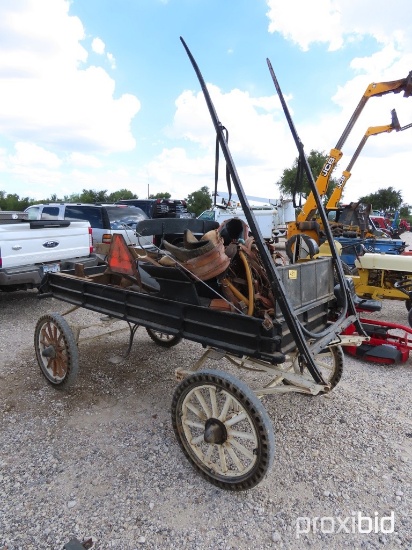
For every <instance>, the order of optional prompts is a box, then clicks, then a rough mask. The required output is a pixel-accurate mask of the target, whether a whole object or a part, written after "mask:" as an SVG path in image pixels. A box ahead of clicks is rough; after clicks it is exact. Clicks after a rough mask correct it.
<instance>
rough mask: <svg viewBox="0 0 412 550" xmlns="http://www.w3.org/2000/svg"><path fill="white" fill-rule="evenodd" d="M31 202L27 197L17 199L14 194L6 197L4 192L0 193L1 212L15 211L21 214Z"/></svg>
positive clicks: (17, 196)
mask: <svg viewBox="0 0 412 550" xmlns="http://www.w3.org/2000/svg"><path fill="white" fill-rule="evenodd" d="M32 203H33V201H32V200H31V199H30V198H29V197H19V195H16V194H14V193H13V194H10V195H8V194H7V193H6V192H5V191H0V209H1V210H16V211H18V212H21V211H22V210H24V209H25V208H27V207H28V206H30V205H31V204H32Z"/></svg>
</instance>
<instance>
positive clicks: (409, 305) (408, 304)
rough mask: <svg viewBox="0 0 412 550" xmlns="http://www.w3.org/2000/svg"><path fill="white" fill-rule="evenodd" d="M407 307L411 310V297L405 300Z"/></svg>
mask: <svg viewBox="0 0 412 550" xmlns="http://www.w3.org/2000/svg"><path fill="white" fill-rule="evenodd" d="M405 307H406V309H407V310H408V311H410V309H411V307H412V300H410V299H409V298H408V299H407V300H405Z"/></svg>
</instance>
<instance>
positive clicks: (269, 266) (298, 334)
mask: <svg viewBox="0 0 412 550" xmlns="http://www.w3.org/2000/svg"><path fill="white" fill-rule="evenodd" d="M180 40H181V42H182V44H183V47H184V48H185V50H186V53H187V55H188V57H189V59H190V62H191V64H192V66H193V69H194V71H195V73H196V75H197V78H198V80H199V84H200V86H201V88H202V91H203V95H204V98H205V101H206V104H207V107H208V109H209V113H210V116H211V118H212V122H213V125H214V127H215V131H216V138H217V142H218V143H219V145H220V148H221V149H222V152H223V155H224V157H225V160H226V165H227V170H228V172H229V174H230V177H231V179H232V181H233V184H234V186H235V189H236V193H237V195H238V197H239V201H240V203H241V206H242V208H243V211H244V213H245V216H246V219H247V222H248V225H249V227H250V230H251V232H252V234H253V236H254V238H255V241H256V246H257V248H258V250H259V253H260V256H261V258H262V262H263V265H264V267H265V269H266V272H267V275H268V278H269V281H270V284H271V288H272V292H273V294H274V295H275V296H276V299H277V302H278V304H279V307H280V309H281V311H282V314H283V317H284V319H285V322H286V324H287V325H288V328H289V330H290V332H291V334H292V337H293V339H294V340H295V342H296V346H297V348H298V350H299V352H300V353H301V356H302V360H303V362H304V363H305V364H306V366H307V368H308V370H309V371H310V373H311V374H312V376H313V378H314V380H315V381H316V382H317V383H320V384H324V380H323V377H322V375H321V372H320V370H319V369H318V367H317V365H316V362H315V359H314V353H315V348H316V349H319V346H320V345H321V346H322V348H323V347H326V346H327V345H328V344H330V343H331V342H333V341H335V340H336V337H337V335H338V334H340V333H341V332H342V330H343V327H344V326H345V325H347V324H348V323H349V324H351V323H353V322H355V323H356V324H357V328H358V330H359V332H360V334H362V333H363V329H362V327H361V325H360V323H359V326H358V317H357V313H356V310H355V307H354V304H353V301H352V298H351V296H350V295H349V294H348V295H347V297H346V304H348V306H349V311H350V313H351V315H350V316H349V317H346V309H347V308H344V309H345V311H344V314H343V315H341V317H340V318H339V319H338V321H336V322H335V323H333V324H331V325H330V326H328V328H327V329H326V330H324V331H322V332H320V333H317V334H314V333H311V332H309V331H308V330H307V329H306V328H305V327H304V326H303V325H302V324H301V323H300V321H299V319H298V317H297V315H296V314H295V311H294V309H293V307H292V304H291V302H290V301H289V299H288V296H287V294H286V290H285V287H284V285H283V282H282V279H281V275H280V273H279V272H278V271H277V269H276V266H275V265H274V263H273V261H272V258H271V256H270V252H269V250H268V248H267V246H266V245H265V242H264V239H263V236H262V233H261V231H260V228H259V226H258V224H257V222H256V218H255V215H254V213H253V211H252V210H251V209H250V208H249V203H248V200H247V198H246V195H245V193H244V191H243V187H242V184H241V182H240V178H239V176H238V173H237V170H236V166H235V163H234V161H233V159H232V156H231V153H230V150H229V147H228V143H227V139H226V137H225V131H226V129H225V128H224V126H223V125H222V124H221V122H220V121H219V118H218V116H217V113H216V110H215V108H214V105H213V103H212V99H211V97H210V94H209V91H208V89H207V86H206V83H205V81H204V79H203V76H202V74H201V72H200V69H199V67H198V65H197V63H196V61H195V59H194V57H193V55H192V54H191V52H190V50H189V48H188V46H187V45H186V43H185V41H184V40H183V38H182V37H180ZM279 92H280V90H279ZM281 99H283V97H282V98H281ZM287 114H288V115H289V113H287ZM288 121H289V124H292V125H293V123H292V121H291V119H290V115H289V119H288ZM302 151H303V147H302ZM309 170H310V168H309ZM308 179H309V181H310V182H312V186H313V187H314V180H313V175H312V174H311V178H308ZM314 191H315V197H316V196H317V200H318V202H319V204H318V207H319V209H320V210H323V205H322V204H321V201H320V199H319V195H318V194H317V192H316V189H314ZM323 215H324V217H325V219H326V214H325V212H324V210H323ZM328 240H330V243H331V249H334V246H333V239H332V236H331V235H330V239H329V236H328ZM332 254H333V252H332ZM334 262H335V263H336V265H337V272H338V274H339V279H340V280H341V282H342V286H343V287H344V288H345V286H346V285H345V283H344V275H343V270H342V266H341V263H340V259H339V258H336V256H334ZM345 317H346V318H345ZM309 340H311V341H312V342H314V345H309ZM316 342H318V345H316Z"/></svg>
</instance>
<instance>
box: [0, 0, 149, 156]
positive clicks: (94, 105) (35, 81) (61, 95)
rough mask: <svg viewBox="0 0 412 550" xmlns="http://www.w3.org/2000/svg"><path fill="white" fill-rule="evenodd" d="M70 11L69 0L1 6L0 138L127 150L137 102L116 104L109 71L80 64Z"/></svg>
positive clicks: (8, 1)
mask: <svg viewBox="0 0 412 550" xmlns="http://www.w3.org/2000/svg"><path fill="white" fill-rule="evenodd" d="M68 10H69V2H68V1H66V0H42V1H41V2H39V1H37V0H25V1H24V2H15V1H14V0H4V1H3V2H1V4H0V34H1V36H2V40H1V44H0V132H1V134H2V135H3V136H4V137H6V138H8V139H10V140H22V141H36V142H37V143H39V144H40V145H43V146H47V147H48V148H50V147H53V148H54V149H55V150H56V151H58V150H60V151H73V150H79V149H80V150H83V151H84V150H86V151H95V152H98V151H103V152H104V151H110V152H112V151H128V150H131V149H133V148H134V147H135V140H134V138H133V136H132V133H131V130H130V124H131V120H132V119H133V117H134V116H135V115H136V113H137V112H138V111H139V109H140V102H139V100H138V99H137V98H136V97H135V96H133V95H131V94H123V95H122V96H120V97H116V95H115V81H114V80H113V79H112V78H111V77H110V76H109V75H108V74H107V72H106V71H105V70H104V69H103V68H101V67H96V66H86V65H85V64H86V63H87V59H88V54H87V51H86V50H85V48H84V47H83V45H82V44H81V42H82V41H83V40H84V37H85V33H84V29H83V25H82V23H81V21H80V20H79V19H78V18H77V17H73V16H70V15H69V13H68ZM99 40H100V39H95V41H94V42H93V43H94V48H97V49H99V48H102V46H103V48H104V43H103V42H102V41H101V40H100V42H99ZM109 61H110V62H111V64H113V63H114V58H113V57H111V58H110V59H109Z"/></svg>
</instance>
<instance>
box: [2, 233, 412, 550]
mask: <svg viewBox="0 0 412 550" xmlns="http://www.w3.org/2000/svg"><path fill="white" fill-rule="evenodd" d="M407 235H409V236H410V234H407ZM0 307H1V324H0V361H1V363H0V422H1V432H0V549H2V550H4V549H7V550H11V549H18V548H21V549H24V550H29V549H33V550H38V549H39V548H42V549H53V550H55V549H61V548H62V547H63V545H64V544H65V543H66V542H68V541H69V540H70V539H71V538H73V537H77V538H78V539H79V540H82V539H83V538H84V537H89V536H90V537H93V540H94V546H93V548H96V549H108V548H117V549H120V550H123V549H124V550H128V549H135V548H140V547H146V548H161V549H163V548H198V549H207V548H214V549H216V548H222V549H229V548H231V549H235V548H239V549H243V548H244V549H246V548H253V549H255V548H286V549H301V548H315V549H318V548H319V549H324V548H336V549H341V548H342V549H343V548H381V547H382V546H385V547H387V548H405V549H407V548H411V547H412V514H411V502H412V491H411V481H412V476H411V462H412V409H411V400H410V387H411V376H412V370H411V359H409V360H408V361H407V362H406V363H403V364H399V365H395V366H384V365H376V364H372V363H364V362H361V361H359V360H357V359H354V358H351V357H349V356H345V369H344V375H343V379H342V381H341V382H340V383H339V385H338V386H337V387H336V388H335V389H334V390H333V392H331V393H330V394H329V395H326V396H321V397H307V396H300V395H297V394H289V395H285V396H279V397H271V398H265V399H264V400H263V402H264V405H265V407H266V409H267V411H268V413H269V416H270V419H271V421H272V423H273V427H274V431H275V438H276V455H275V463H274V466H273V468H272V469H271V471H270V472H269V474H268V475H267V477H266V478H265V479H264V481H263V482H262V483H261V484H260V485H259V486H258V487H256V488H254V489H252V490H250V491H246V492H240V493H230V492H226V491H223V490H220V489H218V488H216V487H214V486H213V485H211V484H210V483H208V482H207V481H205V480H204V479H202V478H201V477H200V476H199V475H198V474H197V473H196V472H195V470H194V469H193V468H192V467H191V465H190V464H189V462H188V461H187V460H186V458H185V457H184V456H183V454H182V452H181V450H180V448H179V446H178V444H177V441H176V439H175V437H174V434H173V430H172V426H171V419H170V405H171V400H172V395H173V391H174V388H175V386H176V380H175V377H174V370H175V368H176V367H178V366H179V367H180V366H183V367H189V366H190V365H192V364H193V363H194V362H195V361H196V360H197V359H198V358H199V356H200V354H201V353H202V348H201V346H200V345H198V344H195V343H192V342H187V341H184V342H182V343H181V344H179V345H178V346H176V347H175V348H172V349H169V350H168V349H163V348H160V347H158V346H156V345H155V344H154V343H153V342H152V340H151V339H150V338H149V337H148V335H147V334H146V331H145V330H144V329H143V328H139V329H138V332H137V334H136V337H135V342H134V345H133V349H132V353H131V355H130V356H129V358H127V359H121V357H120V356H121V354H122V353H123V352H124V351H125V349H126V347H127V341H128V332H127V331H128V329H127V327H126V328H125V326H124V324H122V323H116V325H113V326H111V327H107V328H101V327H100V328H97V329H89V330H88V331H84V332H83V333H82V338H83V337H85V336H88V337H93V336H96V335H98V334H100V337H99V338H97V339H96V338H94V339H89V340H82V341H81V343H80V345H79V351H80V372H79V376H78V377H77V380H76V383H75V385H74V387H73V388H72V389H71V390H70V391H68V392H61V391H57V390H56V389H54V388H52V387H50V386H49V385H48V384H47V383H46V381H45V378H44V377H43V376H42V374H41V373H40V370H39V367H38V365H37V362H36V359H35V354H34V347H33V333H34V328H35V325H36V322H37V321H38V319H39V318H40V317H41V316H42V315H44V314H46V313H50V312H63V311H65V310H67V309H68V306H67V305H66V304H64V303H62V302H59V301H56V300H54V299H50V298H49V299H44V300H38V298H37V293H36V291H29V292H16V293H11V294H1V295H0ZM374 317H375V318H381V319H390V320H393V321H397V322H403V323H407V321H406V309H405V305H404V303H402V302H393V303H389V302H384V305H383V309H382V311H381V313H378V314H375V315H374ZM67 318H68V321H70V324H71V325H72V324H82V325H88V324H91V323H99V322H100V319H99V315H97V314H94V313H92V312H89V311H85V310H78V311H76V312H74V313H71V314H70V315H69V316H68V317H67ZM116 328H118V329H122V331H121V332H116V333H113V334H108V331H109V330H114V329H116ZM208 366H211V367H213V368H222V367H225V361H223V362H221V363H220V364H215V363H212V364H210V365H208Z"/></svg>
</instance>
